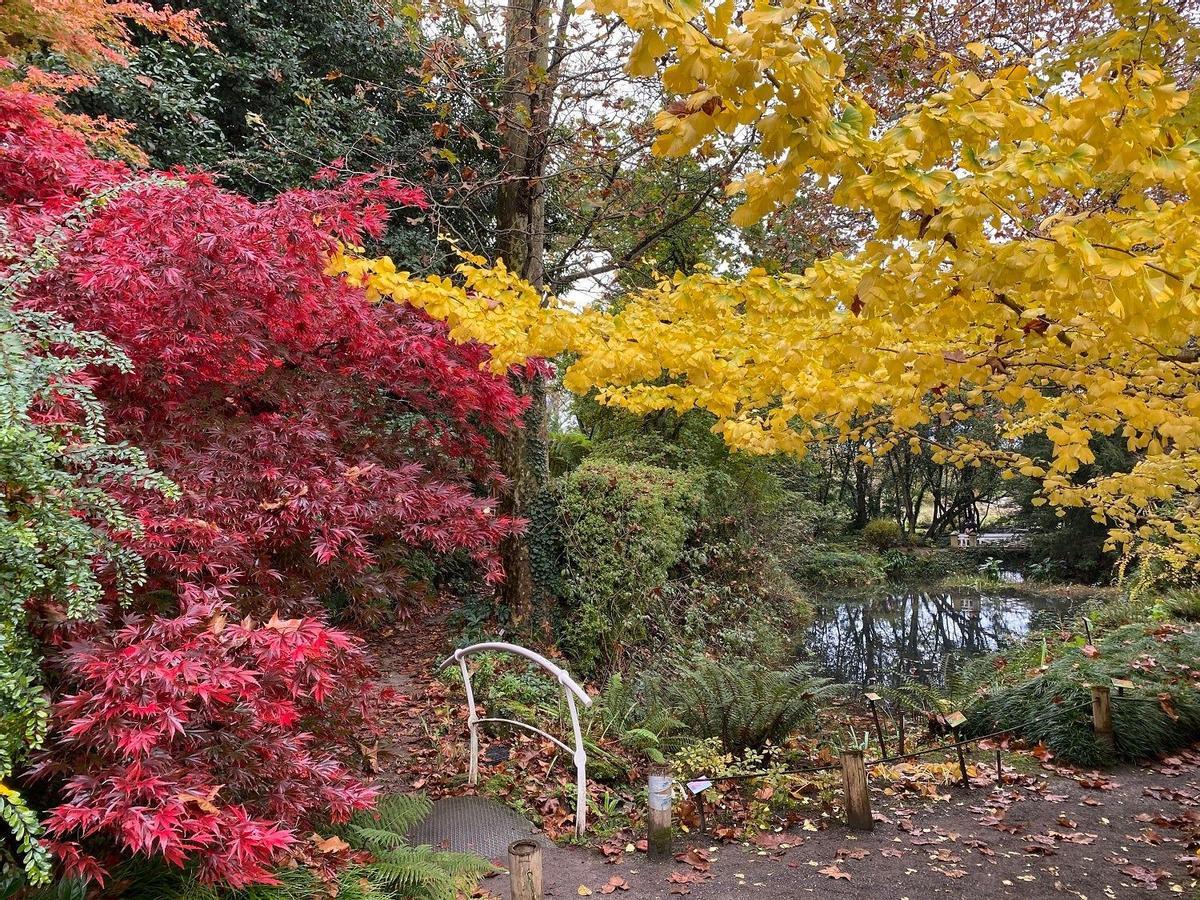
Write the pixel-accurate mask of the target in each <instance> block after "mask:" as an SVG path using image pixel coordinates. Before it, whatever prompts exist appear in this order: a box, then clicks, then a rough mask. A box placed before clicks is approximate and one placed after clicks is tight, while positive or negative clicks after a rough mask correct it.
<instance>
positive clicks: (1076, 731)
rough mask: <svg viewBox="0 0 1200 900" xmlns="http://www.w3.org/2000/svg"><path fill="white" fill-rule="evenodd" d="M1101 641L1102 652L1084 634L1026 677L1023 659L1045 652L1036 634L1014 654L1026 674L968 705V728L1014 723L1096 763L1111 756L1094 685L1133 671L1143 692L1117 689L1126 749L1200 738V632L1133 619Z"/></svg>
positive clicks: (1151, 749) (1158, 749)
mask: <svg viewBox="0 0 1200 900" xmlns="http://www.w3.org/2000/svg"><path fill="white" fill-rule="evenodd" d="M1096 647H1097V650H1098V651H1099V652H1098V654H1097V655H1095V656H1094V657H1093V656H1090V655H1089V654H1090V653H1091V651H1088V653H1085V652H1084V649H1083V639H1082V638H1077V639H1075V640H1074V641H1073V642H1072V643H1071V644H1069V645H1067V646H1065V647H1063V648H1061V649H1060V655H1058V656H1057V658H1055V659H1053V660H1051V661H1050V662H1049V663H1048V665H1047V666H1046V668H1045V670H1044V671H1042V672H1041V673H1040V674H1038V675H1036V676H1035V677H1033V678H1030V679H1026V678H1025V677H1024V671H1023V669H1022V668H1021V667H1019V663H1028V662H1030V661H1031V659H1030V654H1031V653H1037V652H1038V645H1037V642H1030V644H1029V645H1027V646H1026V647H1025V648H1024V649H1023V651H1022V653H1021V655H1020V657H1018V658H1017V659H1014V660H1012V661H1009V662H1008V665H1009V666H1011V667H1012V668H1014V669H1017V671H1016V672H1015V673H1013V677H1015V678H1017V679H1019V680H1018V681H1017V682H1016V683H1012V684H1003V685H1001V686H1000V687H997V688H995V689H993V690H992V691H990V692H989V693H988V694H986V695H985V696H983V697H980V698H979V699H977V700H976V702H975V703H973V704H972V705H971V706H970V707H969V708H968V709H967V710H966V712H967V715H968V720H967V726H966V728H967V731H968V733H970V734H986V733H988V732H992V731H997V730H1000V729H1006V728H1014V729H1017V730H1018V732H1019V733H1020V734H1022V735H1023V736H1024V737H1026V738H1027V739H1029V740H1035V741H1042V742H1043V743H1045V744H1046V745H1047V746H1049V747H1050V748H1052V749H1053V750H1054V752H1055V753H1056V754H1057V755H1058V757H1059V758H1060V759H1062V760H1064V761H1067V762H1072V763H1076V764H1079V765H1089V766H1095V765H1102V764H1105V763H1107V762H1111V760H1110V759H1109V755H1108V753H1107V751H1106V749H1105V747H1104V745H1103V744H1102V743H1100V742H1099V741H1097V740H1096V738H1095V734H1094V733H1093V732H1092V727H1091V706H1090V703H1091V694H1090V691H1089V690H1088V688H1087V687H1086V685H1089V684H1109V683H1111V681H1112V679H1114V678H1127V679H1129V680H1131V681H1133V682H1134V683H1135V684H1136V685H1137V688H1136V690H1134V691H1132V692H1130V694H1129V696H1130V698H1139V699H1121V698H1120V697H1118V696H1116V692H1115V691H1114V694H1113V702H1112V716H1113V731H1114V733H1115V737H1116V752H1117V755H1118V756H1119V757H1121V758H1123V759H1128V760H1140V759H1146V758H1150V757H1153V756H1156V755H1158V754H1162V753H1166V752H1169V751H1171V750H1174V749H1176V748H1178V747H1181V746H1186V745H1188V744H1191V743H1194V742H1195V741H1196V740H1197V739H1200V671H1198V670H1197V669H1196V668H1195V664H1196V660H1197V659H1200V634H1198V633H1197V632H1196V631H1195V630H1193V629H1184V628H1180V627H1178V626H1172V625H1157V626H1156V625H1146V624H1132V625H1126V626H1123V627H1121V628H1118V629H1116V630H1115V631H1112V632H1111V633H1109V634H1108V635H1106V636H1105V637H1104V638H1103V639H1101V640H1099V641H1098V643H1097V645H1096ZM1001 659H1005V657H1004V656H1002V657H1001ZM1034 662H1035V664H1036V661H1034ZM1004 668H1008V666H1005V667H1004ZM1030 723H1032V724H1030Z"/></svg>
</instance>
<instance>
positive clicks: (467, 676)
mask: <svg viewBox="0 0 1200 900" xmlns="http://www.w3.org/2000/svg"><path fill="white" fill-rule="evenodd" d="M488 651H496V652H499V653H512V654H514V655H516V656H523V657H524V658H525V659H528V660H530V661H531V662H535V663H537V664H538V665H539V666H541V667H542V668H543V669H545V670H546V671H547V672H549V673H550V674H551V675H553V676H554V678H555V680H556V681H557V682H558V683H559V685H560V686H561V687H562V689H563V696H564V697H566V698H567V709H568V710H569V711H570V713H571V732H572V735H573V737H574V739H575V746H574V747H568V746H567V745H566V744H565V743H563V742H562V741H561V740H559V739H558V738H556V737H555V736H554V735H552V734H547V733H546V732H544V731H542V729H540V728H535V727H534V726H533V725H529V724H527V723H525V722H518V721H515V720H514V719H500V718H494V717H491V716H484V717H482V718H480V716H479V714H478V712H477V710H476V708H475V692H474V691H473V690H471V670H470V669H468V668H467V657H468V656H471V655H473V654H476V653H486V652H488ZM452 662H457V663H458V665H459V668H460V669H461V670H462V679H463V688H464V689H465V690H466V692H467V709H468V715H467V728H468V730H469V731H470V735H471V737H470V740H471V769H470V772H469V774H468V780H469V781H470V783H471V784H478V783H479V725H480V723H481V722H499V723H501V724H504V725H513V726H515V727H517V728H524V729H525V730H526V731H532V732H533V733H534V734H540V735H541V736H542V737H544V738H546V739H547V740H549V741H552V742H553V743H554V744H555V745H556V746H559V747H561V748H562V749H563V750H564V751H565V752H567V753H570V754H571V759H572V760H573V761H574V762H575V834H576V835H582V834H583V832H584V829H585V827H586V826H587V751H586V750H584V748H583V734H582V732H581V731H580V728H579V711H578V709H577V707H576V706H575V700H576V698H578V699H579V701H580V702H581V703H582V704H583V705H584V706H591V705H592V698H591V697H589V696H588V695H587V692H586V691H584V689H583V688H581V687H580V686H579V685H578V684H576V683H575V680H574V679H573V678H572V677H571V676H570V675H568V674H567V671H566V670H565V669H563V668H561V667H559V666H556V665H555V664H554V663H552V662H550V660H548V659H546V657H544V656H542V655H541V654H540V653H535V652H534V651H532V650H529V649H527V648H525V647H519V646H517V645H516V644H506V643H503V642H502V641H485V642H484V643H482V644H472V645H471V646H469V647H462V648H460V649H458V650H455V651H454V653H452V654H451V655H450V656H448V657H446V658H445V659H444V660H442V663H441V665H439V666H438V668H439V669H444V668H445V667H446V666H448V665H450V663H452Z"/></svg>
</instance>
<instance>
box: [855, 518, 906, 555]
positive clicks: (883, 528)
mask: <svg viewBox="0 0 1200 900" xmlns="http://www.w3.org/2000/svg"><path fill="white" fill-rule="evenodd" d="M862 539H863V540H864V541H866V542H867V544H868V545H870V546H871V547H874V548H875V549H876V550H890V549H892V548H893V547H899V546H900V545H901V544H902V543H904V532H903V531H901V530H900V526H899V525H898V524H897V523H896V522H895V521H894V520H892V519H872V520H871V521H870V522H868V523H867V524H866V526H864V527H863V530H862Z"/></svg>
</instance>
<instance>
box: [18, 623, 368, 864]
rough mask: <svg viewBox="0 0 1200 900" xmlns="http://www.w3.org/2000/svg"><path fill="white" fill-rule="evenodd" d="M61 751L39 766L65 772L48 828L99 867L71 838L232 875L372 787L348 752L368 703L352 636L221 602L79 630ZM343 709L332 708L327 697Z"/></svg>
mask: <svg viewBox="0 0 1200 900" xmlns="http://www.w3.org/2000/svg"><path fill="white" fill-rule="evenodd" d="M56 668H57V669H58V674H59V675H60V677H61V679H62V682H61V685H60V690H61V691H62V693H63V697H62V699H61V700H60V701H59V702H58V703H57V704H56V705H55V710H54V712H55V718H56V720H57V721H58V722H59V723H60V729H59V731H58V734H57V735H56V746H55V751H54V752H53V753H52V754H50V755H48V757H47V758H46V760H45V761H44V762H43V763H42V764H41V765H40V766H39V767H38V771H37V772H35V774H38V775H41V776H43V777H44V776H49V775H56V776H60V777H62V778H63V779H64V782H65V787H64V789H63V793H64V795H65V796H64V800H65V802H63V803H62V804H60V805H59V806H57V807H56V808H54V809H53V810H52V811H51V814H50V817H49V820H48V822H47V828H48V830H49V832H50V833H51V834H52V835H55V836H56V837H58V838H60V839H59V840H57V841H56V842H55V844H54V850H55V852H56V853H57V855H58V856H59V857H60V859H63V860H64V861H66V862H68V863H73V867H74V868H75V869H76V870H77V871H80V872H82V873H85V874H88V875H90V876H91V877H93V878H98V877H100V876H101V875H102V874H103V870H102V869H101V868H100V863H99V862H98V861H97V860H96V859H95V858H94V857H93V856H92V855H91V854H89V853H85V852H83V850H82V849H81V847H80V845H79V844H78V843H77V841H76V840H71V839H66V838H68V837H69V838H80V839H82V838H87V837H90V836H93V835H103V836H107V837H109V838H116V839H117V841H118V842H119V844H120V846H121V847H122V848H123V850H124V851H125V852H133V853H140V854H145V855H147V856H155V855H157V856H161V857H162V858H164V859H165V860H167V861H168V862H170V863H173V864H175V865H183V864H184V863H185V862H186V861H187V859H188V857H189V856H194V857H195V858H196V860H197V862H198V865H199V870H200V874H201V875H202V877H204V878H206V879H208V880H213V881H222V882H225V883H227V884H230V885H234V886H241V885H245V884H250V883H255V882H267V881H270V880H271V874H270V864H271V862H272V860H273V859H275V857H276V854H277V853H278V852H279V851H281V850H283V849H285V848H287V847H288V846H290V845H291V844H292V843H293V842H294V841H295V839H296V838H295V833H294V831H295V828H296V827H297V826H298V825H299V824H300V823H308V822H310V821H311V819H312V816H313V814H314V812H317V811H320V812H321V813H322V814H325V815H329V816H330V817H332V818H333V819H334V820H337V821H344V820H345V819H346V818H347V817H348V816H349V815H350V814H351V813H353V812H354V811H355V810H357V809H363V808H366V807H368V806H370V804H371V802H372V800H373V799H374V791H372V790H371V789H370V788H368V787H365V786H364V785H363V784H362V783H361V782H360V780H359V779H358V778H357V777H356V776H355V775H354V774H353V773H352V772H351V771H350V770H349V769H348V768H347V766H346V765H345V764H344V763H343V762H342V758H344V757H345V756H347V755H348V753H349V752H350V751H351V749H352V748H351V747H350V746H348V744H349V742H350V741H352V740H353V734H354V729H353V728H352V726H353V724H355V721H354V720H355V718H356V717H357V716H359V715H361V714H362V712H363V711H364V702H365V701H364V699H363V696H362V693H361V691H360V690H359V686H360V683H361V679H362V678H363V677H365V676H366V675H367V674H368V671H369V667H368V666H367V664H366V662H365V659H364V656H363V651H362V648H361V646H360V645H359V644H358V642H357V641H355V640H354V639H352V638H350V637H349V636H348V635H346V634H345V633H343V632H340V631H338V630H337V629H333V628H329V627H328V626H326V625H325V624H323V623H322V622H320V621H319V620H317V619H314V618H303V619H288V620H280V619H278V618H272V619H271V620H270V621H269V622H267V623H266V624H256V623H254V622H252V621H250V620H246V621H244V622H242V623H240V624H233V623H228V624H227V623H226V619H225V616H224V614H223V612H222V611H221V610H220V609H216V610H214V609H212V608H209V607H205V606H202V605H194V606H191V607H189V608H188V609H187V610H186V611H185V612H183V613H182V614H180V615H178V616H173V617H165V616H149V617H140V616H134V615H131V616H128V617H127V618H126V619H125V620H124V621H123V622H121V623H118V624H116V625H115V627H113V628H111V629H110V628H104V627H98V626H92V627H88V628H86V629H77V633H76V634H75V635H74V639H73V640H72V641H71V643H70V644H69V645H68V647H67V648H66V650H65V652H64V653H62V654H61V656H60V657H59V658H58V660H57V665H56ZM331 709H337V710H339V715H338V717H337V718H336V719H334V718H332V717H331V716H330V710H331Z"/></svg>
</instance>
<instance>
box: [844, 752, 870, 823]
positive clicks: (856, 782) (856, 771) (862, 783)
mask: <svg viewBox="0 0 1200 900" xmlns="http://www.w3.org/2000/svg"><path fill="white" fill-rule="evenodd" d="M842 789H843V791H844V794H845V796H844V798H843V802H844V803H845V805H846V824H847V825H849V826H850V827H851V828H855V829H857V830H859V831H874V830H875V820H874V819H873V818H872V817H871V791H870V788H869V786H868V784H867V767H866V764H865V763H863V754H862V751H861V750H846V751H845V752H844V753H842Z"/></svg>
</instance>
